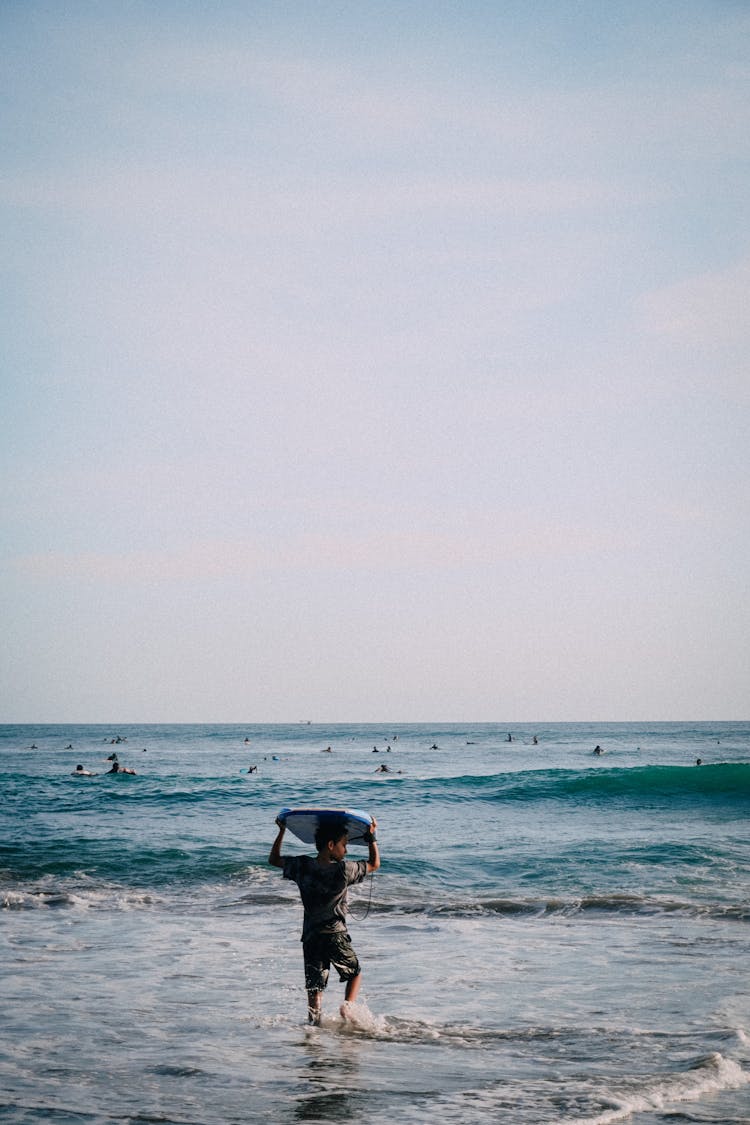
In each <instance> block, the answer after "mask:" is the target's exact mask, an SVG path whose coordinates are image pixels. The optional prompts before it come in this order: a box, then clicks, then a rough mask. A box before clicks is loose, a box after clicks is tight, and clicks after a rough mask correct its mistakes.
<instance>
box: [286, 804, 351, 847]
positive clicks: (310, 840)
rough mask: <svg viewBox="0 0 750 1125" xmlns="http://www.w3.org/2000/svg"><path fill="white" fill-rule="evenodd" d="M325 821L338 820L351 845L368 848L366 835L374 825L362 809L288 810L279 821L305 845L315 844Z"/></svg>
mask: <svg viewBox="0 0 750 1125" xmlns="http://www.w3.org/2000/svg"><path fill="white" fill-rule="evenodd" d="M321 818H322V819H324V820H338V821H341V822H342V823H343V824H344V827H345V831H347V832H348V833H349V843H350V844H352V845H353V846H354V847H361V848H366V847H367V844H366V842H365V840H364V838H363V837H364V834H365V832H367V831H368V829H369V828H370V826H371V825H372V817H371V816H370V815H369V814H368V813H366V812H362V810H361V809H288V808H284V809H282V810H281V812H280V813H279V820H280V821H281V823H282V824H283V825H284V827H285V828H287V829H288V830H289V831H290V832H293V833H294V835H295V836H296V837H297V839H298V840H301V841H302V843H303V844H314V843H315V833H316V831H317V828H318V824H319V823H320V821H321Z"/></svg>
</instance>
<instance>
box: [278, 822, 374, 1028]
mask: <svg viewBox="0 0 750 1125" xmlns="http://www.w3.org/2000/svg"><path fill="white" fill-rule="evenodd" d="M276 824H277V826H278V829H279V832H278V835H277V837H276V839H275V840H274V842H273V845H272V847H271V854H270V855H269V857H268V862H269V863H270V864H271V866H272V867H280V868H281V869H282V870H283V872H284V878H285V879H291V880H292V882H294V883H296V884H297V886H298V888H299V893H300V897H301V899H302V905H303V907H304V909H305V916H304V922H303V925H302V952H303V956H304V962H305V987H306V989H307V1018H308V1020H309V1022H310V1023H311V1024H315V1025H317V1024H319V1023H320V1017H321V1012H322V1003H323V990H324V989H325V987H326V985H327V984H328V972H329V969H330V967H331V965H333V967H334V969H336V971H337V972H338V974H339V980H341V981H342V982H346V992H345V993H344V1004H342V1006H341V1014H342V1016H345V1015H346V1010H347V1009H346V1005H347V1004H350V1003H351V1004H353V1003H354V1001H355V1000H356V998H357V994H358V992H359V986H360V984H361V983H362V970H361V968H360V965H359V961H358V959H357V954H356V953H355V952H354V950H353V949H352V944H351V938H350V937H349V934H348V933H347V929H346V897H347V895H346V892H347V887H350V886H352V885H354V884H355V883H361V882H362V880H363V879H364V878H365V876H366V875H369V874H370V872H372V871H377V869H378V868H379V867H380V852H379V850H378V843H377V837H376V834H375V832H376V829H377V826H378V825H377V821H376V820H375V817H372V820H371V824H370V828H369V831H368V832H366V833H365V835H364V840H365V842H366V844H367V847H368V855H367V859H357V860H348V859H345V858H344V857H345V855H346V845H347V842H348V839H349V837H348V833H347V831H346V825H345V824H344V822H343V821H342V820H340V819H336V818H333V819H329V818H321V820H320V822H319V823H318V827H317V830H316V832H315V847H316V848H317V849H318V854H317V856H316V857H315V858H314V859H313V857H312V856H309V855H300V856H285V857H284V856H282V855H281V843H282V840H283V839H284V832H285V831H286V826H285V825H284V823H283V821H282V820H280V819H279V818H278V817H277V818H276Z"/></svg>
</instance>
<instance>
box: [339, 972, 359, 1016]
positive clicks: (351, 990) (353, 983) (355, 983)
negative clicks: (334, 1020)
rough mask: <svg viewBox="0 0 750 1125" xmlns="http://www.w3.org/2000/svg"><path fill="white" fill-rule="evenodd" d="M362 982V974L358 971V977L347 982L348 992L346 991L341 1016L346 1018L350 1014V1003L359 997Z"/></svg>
mask: <svg viewBox="0 0 750 1125" xmlns="http://www.w3.org/2000/svg"><path fill="white" fill-rule="evenodd" d="M361 983H362V974H361V973H357V975H356V977H352V979H351V980H349V981H347V982H346V992H345V993H344V1003H343V1004H342V1005H341V1008H340V1011H341V1017H342V1019H346V1017H347V1015H348V1014H349V1005H350V1004H353V1003H354V1002H355V1001H356V999H357V994H358V993H359V986H360V984H361Z"/></svg>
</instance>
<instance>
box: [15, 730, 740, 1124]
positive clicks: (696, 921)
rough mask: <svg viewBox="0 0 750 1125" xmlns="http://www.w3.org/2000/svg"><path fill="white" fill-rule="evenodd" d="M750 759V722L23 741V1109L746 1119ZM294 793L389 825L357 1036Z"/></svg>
mask: <svg viewBox="0 0 750 1125" xmlns="http://www.w3.org/2000/svg"><path fill="white" fill-rule="evenodd" d="M509 735H510V736H511V741H508V736H509ZM535 736H536V739H537V742H536V744H535V743H534V737H535ZM114 738H119V739H121V741H119V742H118V743H116V744H113V743H112V739H114ZM246 739H247V740H248V741H245V740H246ZM597 744H599V745H601V747H602V748H603V750H604V753H603V754H602V755H601V756H595V755H594V754H592V750H593V748H594V746H596V745H597ZM328 747H330V753H328V752H327V748H328ZM389 747H390V749H389ZM376 749H377V753H376V752H375V751H376ZM113 751H115V752H117V754H118V757H119V759H120V761H121V763H122V764H124V765H128V766H131V767H132V768H134V769H135V770H136V776H130V775H117V776H114V775H105V774H104V772H103V771H105V770H106V769H107V768H108V765H109V763H108V762H107V761H106V758H107V755H108V754H110V753H112V752H113ZM697 758H701V759H702V761H703V764H702V765H701V766H697V765H696V764H695V762H696V759H697ZM78 763H81V764H83V765H84V766H85V767H87V768H88V769H90V770H92V771H96V772H97V773H98V776H97V777H91V778H76V777H72V776H71V771H72V770H73V769H74V768H75V766H76V765H77V764H78ZM749 763H750V723H717V724H689V723H685V724H680V723H668V724H651V725H648V724H645V725H636V724H612V725H606V724H593V723H591V724H551V725H550V724H548V725H545V724H539V725H537V726H530V725H529V726H516V727H510V728H509V727H507V726H499V725H487V724H474V725H471V724H467V725H462V726H456V725H451V726H445V725H440V724H436V725H434V726H429V725H409V726H391V725H387V724H386V725H383V726H371V725H368V726H358V725H346V726H344V725H341V726H316V725H313V724H307V723H304V724H302V723H299V724H292V725H289V726H242V727H240V726H228V725H213V726H187V725H185V726H141V727H138V726H125V727H122V726H121V727H113V728H110V727H101V726H60V727H54V726H34V727H31V726H6V727H2V728H0V766H1V769H2V774H1V775H0V778H1V780H0V786H1V789H2V801H1V803H0V826H1V831H0V906H1V907H2V909H0V980H1V983H2V991H1V993H0V995H1V997H2V1020H1V1021H0V1025H1V1026H2V1033H1V1034H0V1120H1V1121H7V1122H14V1123H23V1125H36V1123H38V1122H55V1123H58V1125H68V1123H71V1125H72V1123H81V1125H85V1123H94V1122H108V1123H112V1122H163V1123H174V1125H225V1123H233V1122H238V1123H239V1122H255V1121H258V1122H260V1121H263V1122H266V1123H277V1122H278V1123H292V1122H299V1121H306V1122H336V1121H351V1120H354V1119H356V1120H357V1121H359V1122H360V1123H362V1125H370V1123H372V1125H381V1123H383V1125H385V1123H386V1122H389V1123H390V1122H393V1121H398V1122H433V1121H441V1122H443V1121H446V1122H477V1123H498V1122H503V1123H509V1125H514V1123H518V1125H527V1123H528V1125H539V1123H564V1125H573V1123H576V1122H587V1123H597V1125H609V1123H610V1122H618V1121H628V1122H633V1123H634V1125H654V1123H656V1122H713V1123H717V1122H721V1123H723V1125H738V1123H740V1122H743V1123H747V1122H748V1121H750V972H749V970H750V892H749V890H748V886H749V884H748V875H749V874H750V833H749V832H748V811H749V810H750V764H749ZM381 764H387V765H388V766H389V767H390V772H388V773H382V772H379V771H378V772H376V770H377V767H378V766H379V765H381ZM250 765H257V767H258V769H257V772H254V773H248V772H247V768H248V766H250ZM284 805H328V806H348V807H355V808H362V809H365V810H368V811H369V812H370V813H372V814H374V815H375V816H376V817H377V819H378V822H379V830H378V835H379V840H380V844H381V851H382V860H383V862H382V867H381V870H380V871H379V872H378V873H377V874H376V875H375V876H374V877H373V878H370V879H368V880H367V881H366V882H365V883H364V884H363V885H362V886H361V887H358V888H356V889H355V891H354V892H353V893H352V896H351V900H352V901H351V924H350V932H351V935H352V940H353V944H354V946H355V949H356V950H357V953H358V955H359V957H360V961H361V963H362V966H363V985H362V991H361V993H360V1003H359V1004H358V1005H357V1006H356V1009H355V1013H354V1015H355V1019H354V1020H353V1021H351V1022H348V1023H344V1022H343V1021H342V1020H341V1018H340V1016H339V1005H340V1003H341V1000H342V999H343V991H342V986H341V985H340V984H339V983H338V981H332V982H331V983H330V984H329V988H328V990H327V992H326V994H325V998H324V1012H325V1015H324V1020H323V1025H322V1027H320V1028H318V1029H310V1028H308V1027H307V1025H306V1003H305V993H304V986H303V976H302V952H301V945H300V942H299V935H300V930H301V921H302V917H301V906H300V904H299V900H298V894H297V890H296V888H295V887H294V886H293V885H292V884H290V883H288V882H285V881H283V880H282V878H281V874H280V872H279V871H277V870H275V869H273V868H270V867H269V866H268V863H267V857H268V851H269V848H270V845H271V842H272V840H273V838H274V835H275V826H274V818H275V816H276V814H277V813H278V811H279V809H280V808H281V807H282V806H284ZM284 848H285V851H288V852H292V853H293V852H297V851H299V852H302V851H304V850H305V847H304V845H301V844H299V845H296V844H295V843H294V841H293V838H291V837H290V836H289V835H287V838H286V840H285V844H284ZM351 855H353V856H354V857H355V858H356V856H357V855H364V853H363V852H361V851H359V850H354V849H352V852H351ZM334 976H335V974H334Z"/></svg>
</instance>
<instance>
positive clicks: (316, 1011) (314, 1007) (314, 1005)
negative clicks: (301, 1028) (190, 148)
mask: <svg viewBox="0 0 750 1125" xmlns="http://www.w3.org/2000/svg"><path fill="white" fill-rule="evenodd" d="M322 1003H323V993H322V992H308V994H307V1021H308V1023H312V1024H315V1025H316V1026H317V1025H318V1024H319V1023H320V1012H321V1007H322Z"/></svg>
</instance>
